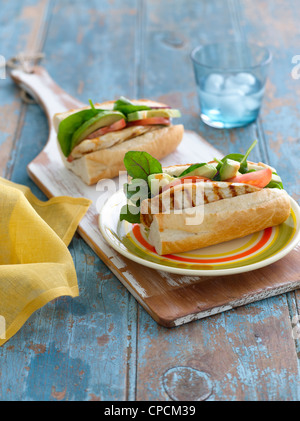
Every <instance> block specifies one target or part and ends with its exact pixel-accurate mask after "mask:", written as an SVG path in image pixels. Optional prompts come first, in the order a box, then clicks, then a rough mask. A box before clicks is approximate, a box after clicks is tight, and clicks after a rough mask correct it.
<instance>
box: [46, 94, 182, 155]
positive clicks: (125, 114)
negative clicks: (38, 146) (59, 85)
mask: <svg viewBox="0 0 300 421" xmlns="http://www.w3.org/2000/svg"><path fill="white" fill-rule="evenodd" d="M153 104H155V105H156V103H153V102H151V101H139V103H137V104H134V103H133V102H131V101H129V100H128V99H127V98H124V97H121V98H120V99H118V100H117V101H115V102H111V103H108V104H107V103H106V104H104V106H101V104H96V105H94V104H93V103H92V101H90V105H91V107H90V108H89V107H85V108H83V109H81V110H72V111H69V112H67V113H59V114H56V115H55V116H54V126H55V127H56V130H57V138H58V142H59V145H60V148H61V151H62V153H63V155H64V156H65V157H66V158H67V160H68V161H69V162H72V161H73V160H74V159H78V158H81V157H82V156H83V155H85V154H89V153H91V152H96V151H99V150H101V149H106V148H110V147H112V146H114V145H116V144H119V143H123V142H126V141H127V140H130V139H134V138H135V137H138V136H141V135H144V134H145V133H148V132H151V131H154V130H158V129H159V128H162V127H164V126H169V125H171V124H172V118H176V117H180V116H181V114H180V111H179V110H176V109H172V108H170V107H167V106H164V105H160V106H159V104H157V106H153Z"/></svg>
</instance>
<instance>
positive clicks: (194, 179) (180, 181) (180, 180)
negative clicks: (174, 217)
mask: <svg viewBox="0 0 300 421" xmlns="http://www.w3.org/2000/svg"><path fill="white" fill-rule="evenodd" d="M185 180H188V181H191V182H192V183H199V182H200V181H202V182H205V181H211V179H210V178H207V177H201V176H199V175H190V176H186V177H182V178H177V179H176V180H174V181H172V182H171V183H170V184H167V185H166V186H164V187H163V188H162V193H163V192H164V191H166V190H168V189H170V188H171V187H174V186H177V185H179V184H184V183H185Z"/></svg>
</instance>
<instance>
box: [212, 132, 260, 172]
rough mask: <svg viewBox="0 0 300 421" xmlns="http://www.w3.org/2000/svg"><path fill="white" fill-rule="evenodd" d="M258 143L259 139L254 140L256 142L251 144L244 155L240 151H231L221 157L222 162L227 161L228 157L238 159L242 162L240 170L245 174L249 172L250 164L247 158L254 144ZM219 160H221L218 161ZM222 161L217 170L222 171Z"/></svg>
mask: <svg viewBox="0 0 300 421" xmlns="http://www.w3.org/2000/svg"><path fill="white" fill-rule="evenodd" d="M256 144H257V140H254V142H253V143H252V144H251V146H250V147H249V149H248V150H247V152H246V153H245V154H244V155H243V154H240V153H230V154H229V155H226V156H224V158H222V159H221V162H223V163H224V162H225V160H226V159H232V160H233V161H238V162H239V163H240V165H241V166H240V169H239V172H240V173H242V174H245V173H246V172H247V168H248V164H247V158H248V156H249V154H250V152H251V151H252V149H253V148H254V146H255V145H256ZM218 162H219V161H218ZM221 162H219V164H218V166H217V170H218V171H220V168H221V166H222V164H221Z"/></svg>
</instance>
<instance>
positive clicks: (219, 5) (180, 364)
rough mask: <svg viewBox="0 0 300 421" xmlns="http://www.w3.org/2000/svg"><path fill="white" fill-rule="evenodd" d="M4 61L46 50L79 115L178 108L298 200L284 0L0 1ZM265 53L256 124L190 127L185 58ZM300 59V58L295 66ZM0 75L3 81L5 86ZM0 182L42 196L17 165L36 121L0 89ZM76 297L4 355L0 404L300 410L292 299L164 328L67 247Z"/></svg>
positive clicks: (32, 109) (289, 20)
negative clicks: (210, 46) (199, 51)
mask: <svg viewBox="0 0 300 421" xmlns="http://www.w3.org/2000/svg"><path fill="white" fill-rule="evenodd" d="M0 19H1V25H0V40H1V42H0V46H1V50H0V54H1V55H2V56H4V57H5V58H6V59H8V58H10V57H11V56H12V55H15V54H17V53H18V52H20V51H24V50H25V51H28V52H32V51H43V52H44V53H45V54H46V59H45V60H44V62H43V66H45V67H46V69H47V70H48V71H49V73H50V74H51V76H52V77H53V79H54V80H56V82H57V83H58V84H59V85H60V86H62V87H63V89H64V90H66V91H67V92H69V93H70V94H71V95H73V96H75V97H78V98H79V99H81V100H82V101H83V102H87V99H88V98H93V99H94V100H95V101H99V102H101V101H104V100H108V99H114V98H117V97H118V96H120V95H125V96H127V97H132V98H134V97H136V98H141V97H148V98H151V99H155V100H158V101H162V102H165V103H170V104H172V105H173V106H174V107H178V108H180V109H181V111H182V114H183V118H182V121H183V123H184V125H185V127H186V128H187V129H191V130H194V131H196V132H198V133H200V134H201V135H202V136H203V137H204V138H206V139H207V140H208V141H209V142H210V143H211V144H213V145H214V146H215V147H217V148H218V149H220V150H221V151H224V152H225V153H228V152H233V151H244V150H245V145H248V144H249V141H250V139H251V140H252V139H253V138H254V137H256V138H258V139H259V145H260V146H259V148H256V151H254V153H253V160H256V159H257V160H261V161H264V162H267V163H269V164H270V165H272V166H274V167H276V168H277V170H278V172H279V173H280V174H281V175H282V178H283V182H284V184H285V187H286V189H287V191H288V192H289V193H290V194H291V195H292V196H293V197H294V198H295V199H296V200H298V201H299V199H300V192H299V183H298V178H299V162H300V150H299V134H300V102H299V97H300V70H298V69H297V54H298V55H299V45H300V30H299V20H300V8H299V7H298V8H296V7H295V3H294V2H293V1H291V0H287V1H285V2H282V1H280V0H240V1H238V0H226V1H225V0H210V1H206V0H188V1H186V0H175V1H174V0H164V1H159V0H125V1H124V0H111V1H97V0H93V1H92V0H90V1H88V2H83V1H80V0H76V1H74V0H63V1H60V2H59V1H55V0H24V1H22V2H19V1H17V0H2V1H1V16H0ZM225 37H226V38H228V39H234V40H240V39H247V40H249V41H255V42H259V43H263V44H265V45H267V46H269V47H270V49H271V50H272V52H273V57H274V58H273V64H272V67H271V69H270V77H269V81H268V84H267V89H266V95H265V100H264V104H263V108H262V111H261V114H260V117H259V119H258V121H257V122H256V123H255V124H252V125H250V126H247V127H245V128H241V129H235V130H227V131H226V130H217V129H212V128H209V127H207V126H205V125H204V124H203V123H202V122H201V121H200V119H199V117H198V113H199V108H198V104H197V98H196V91H195V84H194V77H193V73H192V67H191V61H190V57H189V54H190V51H191V50H192V48H193V47H194V46H196V45H197V44H199V43H202V42H208V41H218V40H223V39H224V38H225ZM298 59H299V56H298ZM2 76H3V74H2ZM0 87H1V89H0V107H1V119H0V170H1V175H2V176H4V177H6V178H9V179H11V180H13V181H15V182H18V183H22V184H26V185H28V186H29V187H31V188H32V190H33V192H34V193H35V194H36V195H37V196H38V197H39V198H41V199H45V197H44V195H43V194H42V193H41V192H40V191H39V189H38V188H37V187H36V186H35V185H34V183H33V182H32V181H31V180H30V179H29V177H28V175H27V173H26V165H27V164H28V163H29V162H30V161H32V159H33V158H35V156H37V155H38V153H39V152H40V151H41V150H42V148H43V146H44V144H45V142H46V140H47V134H48V128H47V121H46V118H45V116H44V114H43V111H42V110H41V109H40V107H39V106H38V105H36V104H27V103H24V102H22V101H21V99H20V96H19V91H18V88H17V87H16V86H15V85H14V84H13V82H12V81H11V80H10V78H9V77H7V78H6V79H1V80H0ZM69 249H70V252H71V254H72V256H73V259H74V263H75V266H76V270H77V275H78V282H79V287H80V296H79V297H78V298H76V299H71V298H65V297H64V298H60V299H57V300H55V301H52V302H51V303H49V304H48V305H46V306H44V307H43V308H42V309H40V310H39V311H37V312H36V313H34V314H33V315H32V316H31V317H30V319H29V320H28V321H27V323H26V324H25V325H24V327H23V328H22V329H21V330H20V331H19V332H18V333H17V334H16V335H15V336H14V337H13V338H12V339H11V340H9V341H8V342H7V343H6V344H5V345H4V346H2V347H1V348H0V362H1V363H0V399H1V400H53V401H55V400H112V401H122V400H146V401H150V400H161V401H164V400H184V399H189V400H216V401H218V400H299V399H300V388H299V361H298V353H299V340H298V339H295V338H297V335H293V329H294V324H293V320H295V319H293V317H296V318H297V316H298V312H299V310H298V308H299V298H300V296H299V292H298V291H295V292H291V293H288V294H283V295H279V296H276V297H273V298H268V299H265V300H263V301H258V302H256V303H253V304H251V305H247V306H244V307H240V308H237V309H234V310H231V311H227V312H225V313H222V314H218V315H215V316H212V317H209V318H206V319H202V320H199V321H196V322H192V323H189V324H186V325H184V326H180V327H178V328H173V329H166V328H163V327H161V326H159V325H158V324H156V322H154V321H153V320H152V319H151V317H150V316H149V315H148V314H147V313H146V312H145V311H144V310H143V309H142V307H141V306H140V305H139V304H137V302H136V301H135V299H134V298H133V297H132V296H131V295H130V294H129V293H128V291H127V290H126V289H125V288H124V287H123V286H122V284H121V283H120V282H119V281H118V279H117V278H116V277H115V276H114V275H113V274H112V273H111V272H110V270H109V269H108V268H107V267H106V266H105V265H104V264H103V262H102V261H101V260H100V259H99V258H98V257H97V256H96V255H95V254H94V253H93V251H92V250H91V249H90V248H89V246H88V245H87V244H86V243H85V242H84V241H83V240H82V239H81V238H80V237H79V236H78V235H75V237H74V239H73V241H72V243H71V245H70V247H69Z"/></svg>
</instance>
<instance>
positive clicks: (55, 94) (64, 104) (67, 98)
mask: <svg viewBox="0 0 300 421" xmlns="http://www.w3.org/2000/svg"><path fill="white" fill-rule="evenodd" d="M10 76H11V78H12V80H13V81H14V82H15V83H16V84H17V85H18V86H19V87H20V88H21V89H23V90H24V91H25V92H27V93H28V94H29V95H31V96H32V97H33V98H34V99H35V100H36V101H37V102H38V103H39V104H40V105H41V107H42V108H43V109H44V111H45V113H46V115H47V118H48V121H49V123H50V125H51V124H52V117H53V115H54V114H55V113H60V112H64V111H67V110H70V109H72V108H80V107H83V106H84V105H85V104H83V103H82V102H81V101H79V100H77V99H76V98H73V97H72V96H71V95H69V94H68V93H66V92H65V91H64V90H63V89H62V88H61V87H60V86H58V85H57V84H56V83H55V82H54V80H53V79H52V78H51V76H50V75H49V73H48V72H47V70H46V69H45V68H44V67H41V66H34V67H33V68H32V69H31V71H30V72H25V71H24V70H21V69H14V70H12V71H11V73H10Z"/></svg>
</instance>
